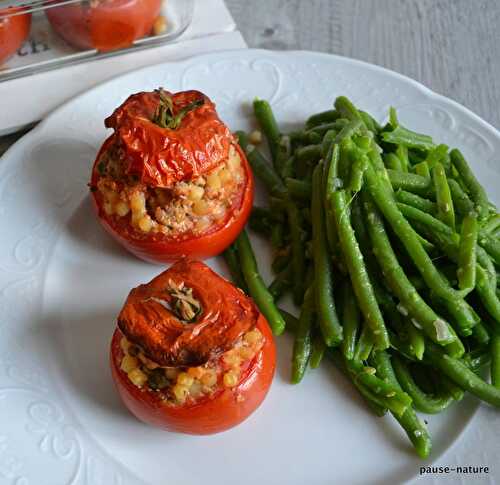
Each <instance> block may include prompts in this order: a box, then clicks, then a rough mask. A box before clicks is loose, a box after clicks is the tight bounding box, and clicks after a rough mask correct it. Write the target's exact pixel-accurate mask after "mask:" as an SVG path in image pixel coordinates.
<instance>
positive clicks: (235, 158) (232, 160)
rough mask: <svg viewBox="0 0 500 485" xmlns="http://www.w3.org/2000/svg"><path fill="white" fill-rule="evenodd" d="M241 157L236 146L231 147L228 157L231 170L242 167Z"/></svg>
mask: <svg viewBox="0 0 500 485" xmlns="http://www.w3.org/2000/svg"><path fill="white" fill-rule="evenodd" d="M240 164H241V159H240V156H239V155H238V154H237V153H236V151H235V150H234V148H232V147H231V150H229V157H228V159H227V166H228V167H229V170H231V172H236V171H237V170H238V169H239V168H240Z"/></svg>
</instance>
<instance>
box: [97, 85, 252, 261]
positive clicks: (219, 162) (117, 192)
mask: <svg viewBox="0 0 500 485" xmlns="http://www.w3.org/2000/svg"><path fill="white" fill-rule="evenodd" d="M106 126H107V127H110V128H113V129H114V134H113V135H111V136H110V137H109V138H108V139H107V140H106V141H105V142H104V144H103V146H102V148H101V150H100V151H99V153H98V155H97V158H96V161H95V163H94V167H93V171H92V178H91V182H90V187H91V194H92V199H93V201H94V206H95V208H96V210H97V214H98V217H99V220H100V221H101V223H102V224H103V226H104V227H105V228H106V229H107V231H108V232H109V233H110V234H111V235H112V236H113V237H114V238H115V239H116V240H117V241H118V242H119V243H121V244H122V245H123V246H124V247H125V248H127V249H128V250H129V251H131V252H132V253H134V254H135V255H136V256H138V257H140V258H142V259H144V260H146V261H151V262H157V263H165V262H171V261H175V260H177V259H179V258H181V257H184V256H191V257H193V258H196V259H203V258H209V257H212V256H215V255H217V254H219V253H221V252H222V251H223V250H224V249H225V248H226V247H227V246H229V245H230V244H231V243H232V242H233V241H234V240H235V239H236V237H237V236H238V234H239V233H240V232H241V230H242V229H243V227H244V225H245V223H246V221H247V219H248V217H249V215H250V211H251V208H252V204H253V188H254V182H253V176H252V171H251V169H250V166H249V164H248V162H247V159H246V157H245V155H244V153H243V152H242V150H241V149H240V148H239V146H238V143H237V141H236V140H235V138H234V136H233V135H232V133H231V132H230V131H229V129H228V128H227V127H226V125H225V124H224V123H222V121H221V120H220V119H219V117H218V116H217V113H216V111H215V106H214V104H213V103H212V102H211V101H210V100H209V99H208V98H207V97H206V96H205V95H203V94H202V93H200V92H199V91H184V92H180V93H176V94H171V93H169V92H167V91H164V90H157V91H154V92H143V93H138V94H134V95H132V96H130V97H129V98H128V99H127V100H126V101H125V102H124V103H123V104H122V105H121V106H120V107H119V108H118V109H116V110H115V112H114V113H113V114H112V115H111V116H110V117H109V118H107V119H106Z"/></svg>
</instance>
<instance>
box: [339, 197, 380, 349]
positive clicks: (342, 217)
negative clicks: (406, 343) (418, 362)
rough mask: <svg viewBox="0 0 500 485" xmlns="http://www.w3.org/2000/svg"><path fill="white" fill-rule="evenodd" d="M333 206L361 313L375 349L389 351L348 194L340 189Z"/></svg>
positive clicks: (342, 247) (341, 245)
mask: <svg viewBox="0 0 500 485" xmlns="http://www.w3.org/2000/svg"><path fill="white" fill-rule="evenodd" d="M330 203H331V207H332V211H333V213H334V215H335V221H336V224H337V230H338V235H339V242H340V247H341V249H342V253H343V254H344V260H345V263H346V266H347V269H348V271H349V275H350V277H351V281H352V285H353V288H354V293H355V294H356V298H357V300H358V303H359V306H360V308H361V312H362V313H363V316H364V318H365V320H366V322H367V324H368V326H369V327H370V329H371V331H372V334H373V339H374V343H375V346H376V348H377V349H379V350H383V349H386V348H388V347H389V337H388V335H387V329H386V327H385V324H384V319H383V317H382V314H381V312H380V308H379V306H378V303H377V299H376V298H375V294H374V292H373V287H372V284H371V282H370V278H369V276H368V273H367V271H366V266H365V263H364V260H363V254H362V253H361V250H360V249H359V244H358V242H357V240H356V235H355V234H354V230H353V228H352V226H351V222H350V218H351V216H350V208H349V206H348V204H347V201H346V194H345V191H344V190H338V191H335V192H334V193H333V194H331V198H330Z"/></svg>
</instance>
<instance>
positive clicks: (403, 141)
mask: <svg viewBox="0 0 500 485" xmlns="http://www.w3.org/2000/svg"><path fill="white" fill-rule="evenodd" d="M382 140H384V141H385V142H386V143H392V144H394V145H404V146H405V147H407V148H416V149H418V150H432V149H433V148H434V147H435V145H434V142H433V141H432V138H431V137H430V136H428V135H422V134H420V133H415V132H414V131H411V130H408V129H407V128H404V127H403V126H401V125H399V126H397V127H396V128H395V129H394V130H392V131H386V132H383V133H382Z"/></svg>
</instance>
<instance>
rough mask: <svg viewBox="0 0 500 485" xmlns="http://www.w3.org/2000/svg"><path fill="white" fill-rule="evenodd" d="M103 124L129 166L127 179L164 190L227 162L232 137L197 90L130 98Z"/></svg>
mask: <svg viewBox="0 0 500 485" xmlns="http://www.w3.org/2000/svg"><path fill="white" fill-rule="evenodd" d="M105 125H106V127H108V128H113V129H114V130H115V135H114V136H115V141H116V142H117V145H118V147H119V148H120V151H121V154H122V156H123V158H124V161H125V162H126V163H127V168H126V173H127V175H133V176H135V177H137V178H138V179H139V181H141V182H142V183H144V184H146V185H149V186H152V187H160V188H168V187H171V186H172V185H173V184H174V183H176V182H180V181H182V180H191V179H193V178H196V177H198V176H200V175H202V174H203V173H205V172H208V171H210V170H211V169H213V168H215V167H216V166H217V165H219V164H220V163H222V162H223V161H224V160H226V159H227V158H228V155H229V148H230V145H231V144H232V143H233V136H232V134H231V132H230V131H229V129H228V128H227V126H226V125H225V124H224V123H223V122H222V121H221V120H220V119H219V117H218V115H217V112H216V110H215V105H214V103H212V101H210V99H209V98H208V97H207V96H205V95H204V94H203V93H201V92H199V91H183V92H179V93H175V94H172V93H170V92H168V91H165V90H163V89H157V90H155V91H153V92H142V93H137V94H133V95H132V96H130V97H129V98H128V99H127V100H126V101H125V102H124V103H123V104H122V105H121V106H120V107H118V108H117V109H116V110H115V111H114V113H113V114H112V115H111V116H109V117H108V118H106V120H105Z"/></svg>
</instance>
